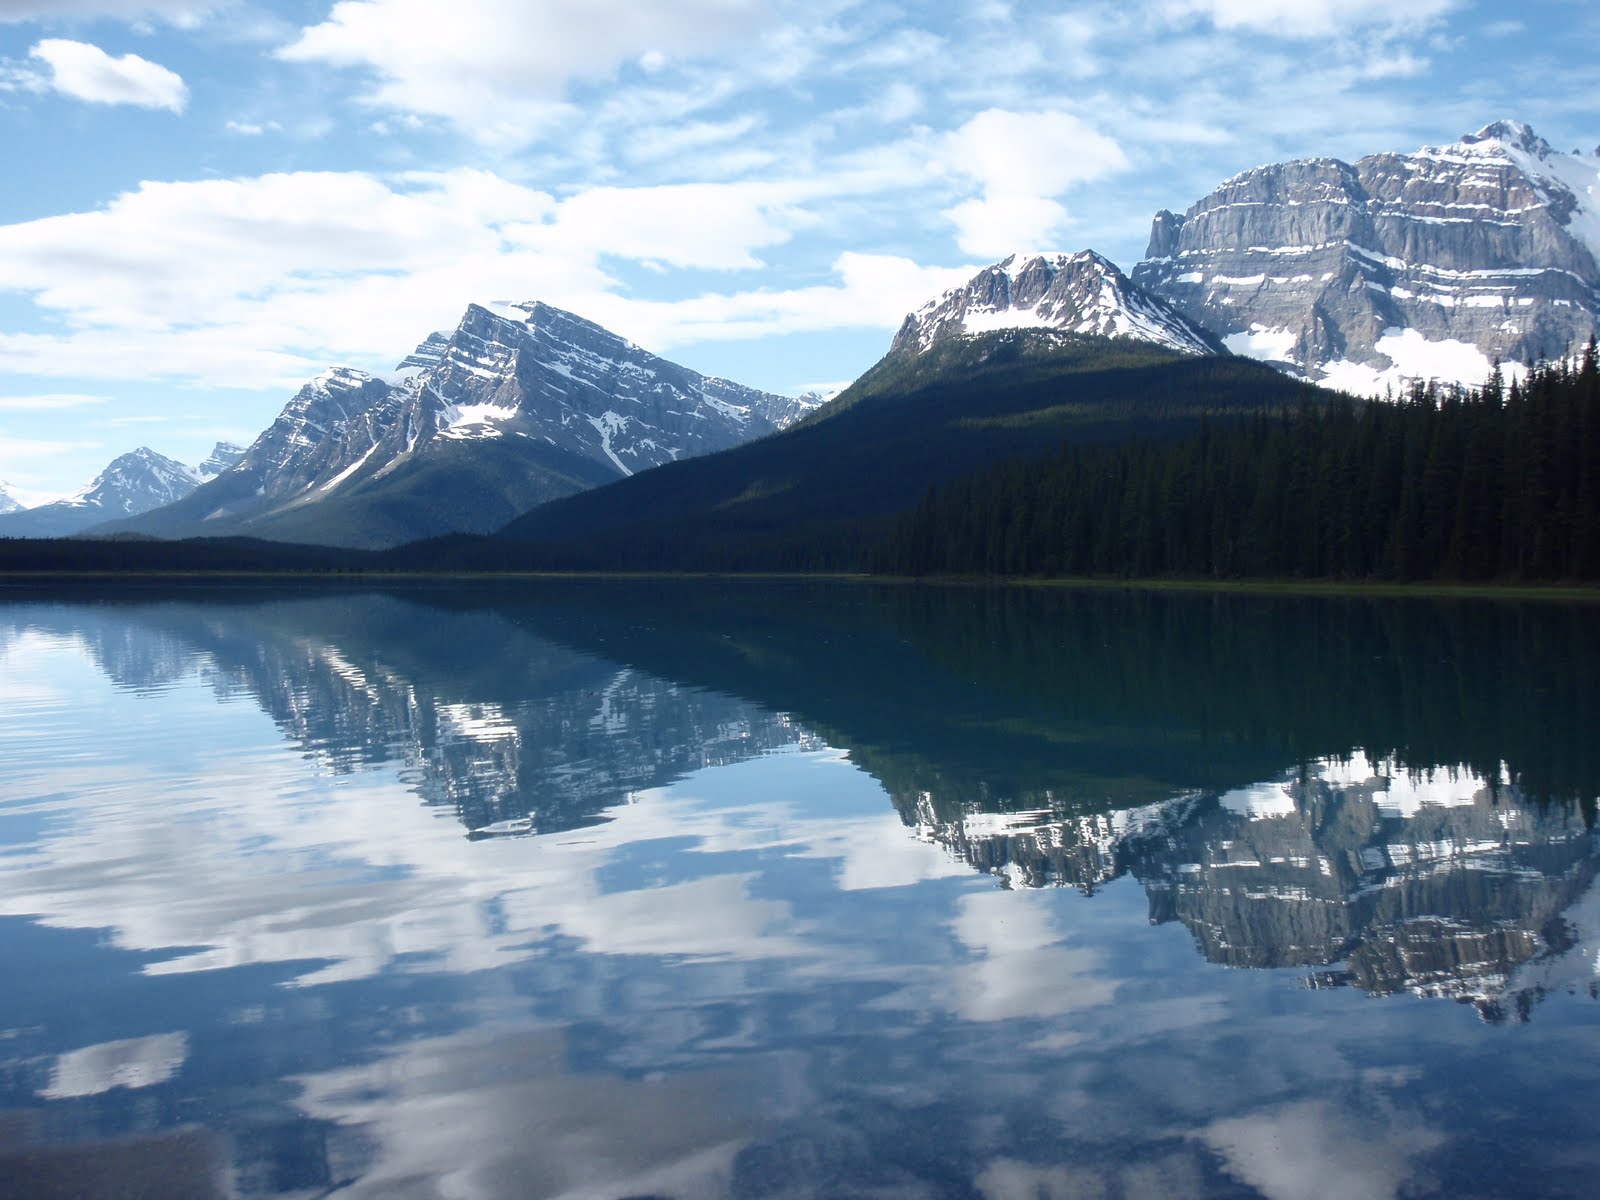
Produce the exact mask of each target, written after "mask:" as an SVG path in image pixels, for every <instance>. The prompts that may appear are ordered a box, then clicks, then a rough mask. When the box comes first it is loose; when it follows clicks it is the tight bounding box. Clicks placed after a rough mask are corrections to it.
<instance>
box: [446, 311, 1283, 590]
mask: <svg viewBox="0 0 1600 1200" xmlns="http://www.w3.org/2000/svg"><path fill="white" fill-rule="evenodd" d="M1314 394H1315V393H1311V392H1309V391H1308V390H1307V389H1306V388H1305V387H1304V385H1302V384H1299V383H1297V382H1295V381H1293V380H1290V379H1287V378H1285V377H1284V376H1282V375H1280V374H1278V373H1277V372H1275V371H1273V370H1271V369H1270V368H1266V367H1263V366H1261V365H1259V364H1256V363H1252V362H1248V361H1245V360H1242V359H1236V358H1227V357H1211V356H1205V357H1196V356H1192V355H1182V354H1178V353H1174V352H1172V351H1169V350H1166V349H1163V348H1160V347H1156V346H1153V345H1149V344H1144V343H1139V342H1133V341H1129V340H1125V339H1105V338H1096V337H1078V336H1069V335H1062V334H1059V333H1048V332H1035V331H1017V330H1010V331H1004V332H999V333H993V334H987V335H984V336H979V337H963V338H952V339H948V340H945V341H942V342H940V343H939V344H938V345H936V346H934V347H932V348H930V349H928V350H926V351H924V352H922V353H920V354H909V353H903V352H896V353H891V354H890V355H889V356H887V357H886V358H884V359H883V360H882V361H881V362H880V363H879V364H878V365H877V366H875V367H874V368H872V369H871V370H870V371H868V372H867V373H866V374H865V375H863V376H862V377H861V379H859V380H858V381H857V382H856V383H855V384H853V385H852V386H851V387H850V388H849V389H847V390H846V391H845V392H844V393H842V394H841V395H840V396H839V397H838V398H837V399H835V400H834V401H833V402H832V403H831V404H829V405H828V406H826V407H825V408H823V409H822V410H820V411H819V412H817V413H815V414H813V415H812V416H811V417H810V418H808V419H807V420H805V421H803V422H801V423H800V424H799V425H797V426H796V427H794V428H793V429H790V430H786V431H784V432H783V433H780V434H776V435H773V436H771V437H767V438H764V439H761V440H760V441H757V442H753V443H750V444H748V445H745V446H740V447H737V448H735V449H733V450H730V451H725V452H723V453H721V454H715V455H710V456H707V457H705V458H702V459H697V460H693V461H689V462H679V463H671V464H668V465H666V466H663V467H660V468H657V469H656V470H653V471H650V472H646V473H641V474H639V475H637V476H634V477H632V478H629V479H625V480H622V481H620V482H618V483H616V484H612V485H610V486H608V487H604V488H600V489H597V490H595V491H592V492H588V493H584V494H583V495H581V496H574V497H570V498H568V499H565V500H558V501H555V502H554V503H551V504H546V505H543V506H541V507H540V508H537V509H535V510H533V511H532V512H530V513H529V514H527V515H526V516H524V517H522V518H519V519H518V520H516V521H513V522H512V523H511V524H510V525H508V526H507V527H506V528H505V529H504V530H503V531H502V532H501V534H500V535H499V539H498V540H500V541H502V542H503V543H504V545H502V547H501V548H500V550H499V552H500V553H501V554H502V555H503V556H504V557H505V558H507V559H508V560H513V559H514V560H516V561H517V562H518V563H520V564H523V565H550V566H589V567H608V566H617V567H630V566H636V567H682V568H713V567H716V568H741V567H773V568H785V567H787V568H801V567H838V566H849V565H857V564H858V563H859V562H860V561H861V556H862V553H863V550H864V547H865V546H866V545H867V543H869V542H870V541H871V540H872V539H873V538H875V537H876V536H877V535H878V533H879V532H880V531H881V530H882V529H884V528H885V527H886V522H887V520H888V519H889V518H892V517H893V516H894V515H895V514H897V513H900V512H902V511H904V510H906V509H908V508H910V507H911V506H913V505H915V504H916V503H917V502H918V501H919V500H920V499H921V498H922V497H923V496H924V495H925V494H926V493H927V491H928V489H929V488H930V487H933V486H936V485H939V484H942V483H946V482H948V481H950V480H953V479H956V478H959V477H960V476H962V475H964V474H967V473H969V472H972V471H975V470H978V469H980V468H982V467H985V466H987V465H989V464H992V463H995V462H998V461H1001V460H1004V459H1008V458H1014V457H1017V456H1019V455H1025V454H1039V453H1043V452H1046V451H1048V450H1051V449H1053V448H1054V447H1056V446H1058V445H1060V444H1061V443H1062V442H1063V441H1072V442H1091V443H1114V442H1119V441H1122V440H1125V439H1127V438H1130V437H1133V436H1141V437H1147V438H1156V439H1163V440H1165V439H1169V438H1176V437H1181V436H1183V435H1184V434H1186V433H1189V432H1192V431H1193V430H1194V429H1196V428H1198V425H1199V422H1200V421H1201V419H1202V418H1203V417H1206V416H1212V417H1215V416H1219V415H1227V414H1242V413H1250V412H1257V411H1261V410H1263V409H1272V408H1281V407H1284V406H1288V405H1293V404H1298V403H1300V402H1301V401H1302V400H1303V399H1305V398H1306V397H1307V396H1308V395H1314ZM516 543H524V544H526V545H525V546H524V547H523V548H521V549H516V548H514V544H516ZM420 549H421V548H419V550H420ZM433 552H445V553H449V554H455V553H460V552H461V547H460V546H459V545H457V546H456V547H455V548H453V549H451V550H449V551H447V552H446V551H444V550H443V548H442V547H435V548H434V551H433ZM480 552H481V551H474V552H473V553H480Z"/></svg>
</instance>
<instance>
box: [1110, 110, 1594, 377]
mask: <svg viewBox="0 0 1600 1200" xmlns="http://www.w3.org/2000/svg"><path fill="white" fill-rule="evenodd" d="M1597 258H1600V156H1591V155H1577V154H1561V153H1558V152H1556V151H1554V150H1552V149H1551V147H1550V146H1549V145H1548V144H1547V143H1546V142H1544V141H1543V140H1542V139H1541V138H1539V137H1538V136H1537V135H1536V134H1534V132H1533V131H1532V130H1531V129H1529V128H1528V127H1527V126H1526V125H1522V124H1519V123H1516V122H1498V123H1496V124H1493V125H1490V126H1488V127H1487V128H1485V129H1483V130H1481V131H1480V132H1478V133H1476V134H1472V135H1469V136H1467V137H1464V138H1462V139H1461V141H1459V142H1457V143H1455V144H1453V145H1449V146H1442V147H1424V148H1423V149H1422V150H1419V151H1418V152H1417V153H1415V154H1375V155H1371V156H1370V157H1367V158H1363V159H1361V160H1359V161H1358V162H1356V163H1354V164H1351V163H1345V162H1341V161H1339V160H1337V159H1331V158H1320V159H1306V160H1302V161H1298V162H1288V163H1277V164H1272V165H1269V166H1264V167H1258V168H1256V169H1255V170H1251V171H1246V172H1245V173H1244V174H1242V175H1239V176H1237V177H1235V178H1233V179H1230V180H1229V181H1228V182H1227V183H1225V184H1223V185H1222V186H1221V187H1219V188H1218V189H1217V190H1216V191H1214V192H1213V193H1211V195H1209V196H1207V197H1206V198H1205V199H1203V200H1201V201H1200V202H1199V203H1198V204H1196V205H1194V206H1193V207H1192V208H1190V209H1189V210H1188V211H1187V212H1186V213H1184V214H1183V215H1182V216H1176V215H1174V214H1173V213H1170V212H1161V213H1158V214H1157V215H1156V218H1155V222H1154V224H1153V225H1152V227H1151V232H1150V245H1149V249H1148V251H1147V252H1146V257H1145V259H1144V261H1142V262H1141V263H1139V265H1138V266H1137V267H1135V268H1134V271H1133V278H1134V280H1135V282H1137V283H1139V284H1141V285H1143V286H1144V287H1145V288H1147V289H1149V290H1150V291H1152V292H1155V293H1157V294H1159V295H1161V296H1163V297H1164V298H1166V299H1167V300H1169V301H1170V302H1171V303H1172V304H1173V305H1174V306H1175V307H1177V308H1178V309H1179V310H1181V311H1182V312H1183V313H1184V314H1185V315H1187V316H1188V317H1190V318H1192V319H1193V320H1194V321H1196V322H1197V323H1199V324H1201V325H1203V326H1204V327H1205V328H1206V329H1208V330H1210V331H1211V332H1212V333H1214V334H1216V335H1218V336H1219V337H1221V338H1223V339H1224V340H1225V341H1226V343H1227V345H1228V346H1229V348H1230V349H1232V350H1234V351H1235V352H1238V353H1244V354H1249V355H1251V356H1253V357H1257V358H1262V359H1265V360H1268V361H1272V362H1274V363H1277V364H1278V365H1281V366H1284V367H1285V368H1287V369H1290V370H1292V371H1294V372H1296V373H1298V374H1303V375H1306V376H1308V377H1310V378H1313V379H1316V380H1319V381H1324V382H1327V383H1329V384H1332V385H1334V386H1339V387H1345V388H1348V389H1349V390H1352V391H1358V392H1376V391H1381V390H1382V389H1383V387H1384V386H1385V385H1386V384H1401V383H1403V382H1404V381H1406V380H1409V379H1427V378H1437V379H1440V380H1444V381H1454V382H1462V383H1467V384H1477V383H1481V382H1482V381H1483V379H1484V378H1485V377H1486V376H1487V375H1488V373H1489V370H1490V368H1491V364H1492V362H1493V360H1495V359H1496V358H1498V359H1500V360H1502V361H1504V362H1507V363H1511V364H1517V363H1521V362H1523V361H1525V360H1539V359H1543V358H1549V357H1552V356H1556V355H1560V354H1562V353H1565V352H1566V351H1568V350H1569V349H1576V348H1578V347H1579V346H1581V344H1582V343H1583V342H1584V341H1585V340H1586V339H1587V338H1588V337H1589V336H1590V334H1591V333H1592V332H1593V331H1594V329H1595V326H1596V313H1597V312H1600V265H1597Z"/></svg>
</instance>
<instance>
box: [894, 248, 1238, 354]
mask: <svg viewBox="0 0 1600 1200" xmlns="http://www.w3.org/2000/svg"><path fill="white" fill-rule="evenodd" d="M1002 329H1044V330H1055V331H1059V332H1061V333H1073V334H1079V335H1087V336H1095V337H1112V338H1117V337H1123V338H1134V339H1137V340H1139V341H1146V342H1152V343H1154V344H1156V345H1159V346H1165V347H1167V348H1169V349H1172V350H1177V351H1180V352H1182V353H1185V354H1215V353H1225V351H1223V350H1222V348H1221V346H1220V345H1219V344H1218V343H1217V341H1216V340H1215V339H1214V338H1212V337H1210V336H1209V335H1208V334H1206V333H1205V331H1204V330H1202V329H1200V328H1199V327H1198V326H1196V325H1195V324H1194V323H1193V322H1192V321H1190V320H1189V319H1188V318H1186V317H1184V316H1182V315H1181V314H1180V313H1178V312H1176V311H1175V310H1173V309H1172V307H1171V306H1170V305H1169V304H1167V303H1166V302H1165V301H1164V300H1162V299H1160V298H1159V297H1157V296H1153V295H1151V294H1150V293H1148V292H1146V291H1145V290H1144V289H1142V288H1140V287H1139V286H1138V285H1137V284H1135V283H1133V282H1132V281H1131V280H1130V279H1129V278H1128V277H1127V276H1126V275H1124V274H1123V273H1122V272H1121V271H1120V270H1119V269H1118V268H1117V266H1116V264H1115V263H1113V262H1111V261H1110V260H1109V259H1107V258H1105V257H1103V256H1102V255H1100V254H1097V253H1095V252H1094V251H1093V250H1082V251H1079V252H1078V253H1076V254H1064V253H1059V252H1051V253H1016V254H1011V255H1009V256H1007V257H1006V258H1004V259H1001V260H1000V261H999V262H997V263H995V264H994V265H993V266H990V267H985V268H984V269H983V270H982V271H979V272H978V273H977V274H976V275H974V276H973V277H972V278H971V279H970V280H968V281H967V282H966V283H965V284H964V285H962V286H961V287H958V288H952V289H951V290H950V291H948V292H945V293H944V295H942V296H939V297H937V298H936V299H933V300H930V301H928V303H927V304H925V305H923V306H922V307H921V308H920V309H918V310H917V311H916V312H914V313H912V314H910V315H909V316H908V317H906V320H905V324H903V325H902V326H901V327H900V332H899V333H898V334H897V335H896V336H895V339H894V343H893V345H892V346H891V348H890V349H891V352H893V351H896V350H898V351H909V352H912V353H919V354H920V353H922V352H923V351H925V350H928V349H930V348H931V347H932V346H934V345H935V344H936V343H938V342H939V341H940V340H942V339H944V338H947V337H952V336H962V335H966V336H970V335H975V334H983V333H992V332H994V331H996V330H1002Z"/></svg>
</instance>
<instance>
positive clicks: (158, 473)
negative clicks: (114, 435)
mask: <svg viewBox="0 0 1600 1200" xmlns="http://www.w3.org/2000/svg"><path fill="white" fill-rule="evenodd" d="M199 483H200V476H199V475H198V474H197V473H196V472H195V469H194V468H193V467H188V466H185V465H184V464H183V463H181V462H178V461H177V460H176V459H171V458H168V457H167V456H166V455H164V454H157V453H156V452H155V451H154V450H151V449H150V448H149V447H148V446H141V447H139V448H138V449H137V450H132V451H130V452H128V453H127V454H123V455H119V456H118V457H117V458H114V459H112V460H111V462H110V463H109V464H108V465H107V466H106V468H105V470H103V471H101V472H100V474H98V475H96V476H95V477H94V479H93V480H92V481H90V483H89V484H88V485H87V486H85V487H84V488H83V490H81V491H80V492H79V493H78V494H77V495H75V496H71V497H69V498H68V499H66V500H57V501H56V502H55V503H53V504H44V505H40V506H39V507H38V508H29V509H21V510H20V511H12V512H9V513H6V514H5V515H4V516H0V537H65V536H67V535H69V534H73V533H77V532H79V531H80V530H84V529H88V528H90V527H91V526H94V525H98V524H100V523H101V522H103V521H107V520H111V519H114V518H118V517H130V516H135V515H137V514H139V513H144V512H149V511H150V510H152V509H156V508H160V507H161V506H163V505H167V504H171V503H172V502H173V501H175V500H179V499H181V498H183V497H184V496H187V495H188V494H189V493H190V492H192V491H194V489H195V488H196V487H197V486H199Z"/></svg>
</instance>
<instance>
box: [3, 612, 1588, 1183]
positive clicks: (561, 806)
mask: <svg viewBox="0 0 1600 1200" xmlns="http://www.w3.org/2000/svg"><path fill="white" fill-rule="evenodd" d="M1597 731H1600V609H1595V608H1586V607H1563V606H1560V605H1554V604H1538V605H1515V604H1509V603H1508V604H1494V603H1487V602H1480V603H1466V602H1457V603H1438V604H1432V603H1422V602H1396V601H1381V602H1380V601H1355V600H1349V601H1341V600H1267V599H1259V598H1225V597H1210V596H1202V597H1192V596H1160V595H1149V594H1145V595H1141V594H1135V593H1119V592H1103V593H1093V594H1079V593H1064V594H1030V593H1024V592H987V591H982V590H965V591H961V590H950V591H945V590H937V589H929V588H904V589H890V588H883V589H879V588H869V587H807V586H800V585H784V584H775V583H771V584H750V585H743V586H737V587H735V586H726V585H722V586H712V585H704V584H700V585H696V584H688V583H684V584H667V583H650V584H616V585H605V586H601V585H598V584H588V585H582V584H561V585H553V584H544V585H538V586H519V587H505V588H500V589H489V588H485V589H473V588H468V587H463V586H456V585H448V586H447V585H438V586H420V585H419V586H416V587H412V588H406V589H397V590H391V591H382V592H378V591H358V590H354V589H348V588H347V589H334V588H330V589H327V590H302V591H299V592H294V593H288V592H268V591H257V590H251V589H246V588H231V589H230V588H198V587H197V588H193V589H188V590H156V589H151V590H145V591H139V590H127V589H123V590H122V591H121V592H120V594H119V597H118V599H117V600H116V601H115V602H111V601H108V600H106V599H105V598H104V597H103V596H97V595H95V594H93V593H91V592H88V591H82V592H77V593H62V592H46V591H42V590H41V591H31V590H28V589H24V588H20V587H11V588H7V589H4V590H0V963H3V964H4V971H3V974H0V1197H7V1198H9V1197H19V1196H26V1197H37V1196H50V1197H55V1196H63V1197H67V1196H70V1197H99V1196H112V1195H115V1196H118V1197H135V1196H138V1197H146V1196H147V1197H152V1198H155V1197H160V1198H162V1200H173V1198H182V1197H190V1196H194V1197H213V1196H218V1197H220V1196H296V1197H313V1196H339V1197H347V1196H348V1197H385V1198H387V1197H404V1198H410V1197H418V1198H422V1197H428V1198H432V1197H439V1198H445V1197H449V1198H451V1200H498V1198H501V1197H506V1198H512V1197H515V1198H522V1197H546V1196H563V1197H597V1198H598V1197H643V1196H679V1197H720V1196H738V1197H756V1196H793V1197H801V1196H829V1197H833V1196H874V1197H890V1196H893V1197H984V1198H986V1200H1038V1198H1040V1197H1047V1198H1056V1197H1119V1196H1130V1197H1142V1196H1173V1197H1187V1196H1266V1197H1271V1198H1273V1200H1290V1198H1295V1197H1323V1196H1330V1195H1338V1196H1342V1197H1355V1198H1363V1197H1403V1196H1415V1195H1450V1196H1512V1195H1515V1196H1538V1195H1549V1196H1593V1195H1595V1194H1596V1189H1597V1188H1600V1182H1597V1180H1600V1137H1597V1136H1596V1131H1595V1116H1594V1113H1595V1106H1596V1100H1597V1099H1600V1086H1597V1084H1600V1002H1597V999H1596V996H1597V984H1600V977H1597V974H1596V971H1597V950H1600V885H1597V883H1596V873H1597V864H1600V854H1597V851H1600V843H1597V839H1596V834H1595V830H1594V816H1595V803H1594V802H1595V798H1596V796H1600V732H1597Z"/></svg>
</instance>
